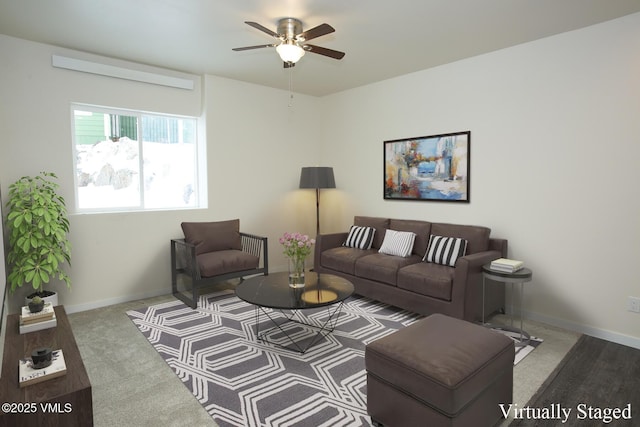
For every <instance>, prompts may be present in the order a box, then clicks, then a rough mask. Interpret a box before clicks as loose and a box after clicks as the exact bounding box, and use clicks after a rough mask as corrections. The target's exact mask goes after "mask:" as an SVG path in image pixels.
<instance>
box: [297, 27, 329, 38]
mask: <svg viewBox="0 0 640 427" xmlns="http://www.w3.org/2000/svg"><path fill="white" fill-rule="evenodd" d="M334 31H335V29H334V28H333V27H332V26H331V25H329V24H320V25H318V26H317V27H313V28H312V29H310V30H307V31H303V32H302V33H300V34H296V38H297V39H304V40H305V41H306V40H311V39H315V38H316V37H320V36H324V35H326V34H329V33H333V32H334Z"/></svg>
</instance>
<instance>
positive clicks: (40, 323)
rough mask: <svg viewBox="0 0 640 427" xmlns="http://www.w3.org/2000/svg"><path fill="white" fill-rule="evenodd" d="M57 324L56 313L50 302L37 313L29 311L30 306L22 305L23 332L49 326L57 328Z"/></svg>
mask: <svg viewBox="0 0 640 427" xmlns="http://www.w3.org/2000/svg"><path fill="white" fill-rule="evenodd" d="M57 324H58V322H57V321H56V313H55V311H54V310H53V305H51V303H50V302H48V303H45V305H44V308H43V309H42V310H41V311H39V312H37V313H32V312H31V311H29V307H28V306H24V307H22V313H21V314H20V333H21V334H26V333H27V332H34V331H40V330H42V329H47V328H55V327H56V326H57Z"/></svg>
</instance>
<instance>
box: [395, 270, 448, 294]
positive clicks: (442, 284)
mask: <svg viewBox="0 0 640 427" xmlns="http://www.w3.org/2000/svg"><path fill="white" fill-rule="evenodd" d="M455 271H456V269H455V268H454V267H448V266H446V265H439V264H432V263H426V262H419V263H417V264H411V265H408V266H406V267H402V268H401V269H400V270H399V271H398V279H397V286H398V288H401V289H405V290H407V291H411V292H415V293H417V294H420V295H426V296H428V297H432V298H438V299H441V300H445V301H451V289H452V287H453V277H454V274H455Z"/></svg>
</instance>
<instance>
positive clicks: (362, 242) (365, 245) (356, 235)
mask: <svg viewBox="0 0 640 427" xmlns="http://www.w3.org/2000/svg"><path fill="white" fill-rule="evenodd" d="M374 234H376V229H375V228H373V227H360V226H357V225H352V226H351V230H349V235H348V236H347V240H346V241H345V242H344V243H343V244H342V246H347V247H350V248H357V249H371V245H372V244H373V235H374Z"/></svg>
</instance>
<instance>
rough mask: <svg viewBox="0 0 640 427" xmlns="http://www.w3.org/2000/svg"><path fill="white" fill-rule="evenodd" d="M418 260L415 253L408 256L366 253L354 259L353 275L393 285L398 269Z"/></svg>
mask: <svg viewBox="0 0 640 427" xmlns="http://www.w3.org/2000/svg"><path fill="white" fill-rule="evenodd" d="M419 262H420V257H419V256H417V255H411V256H409V257H408V258H402V257H399V256H393V255H385V254H381V253H377V254H373V255H367V256H364V257H362V258H358V259H357V260H356V265H355V275H356V276H358V277H362V278H364V279H370V280H375V281H376V282H382V283H387V284H389V285H393V286H395V285H396V279H397V275H398V270H399V269H400V268H402V267H404V266H406V265H410V264H415V263H419Z"/></svg>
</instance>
